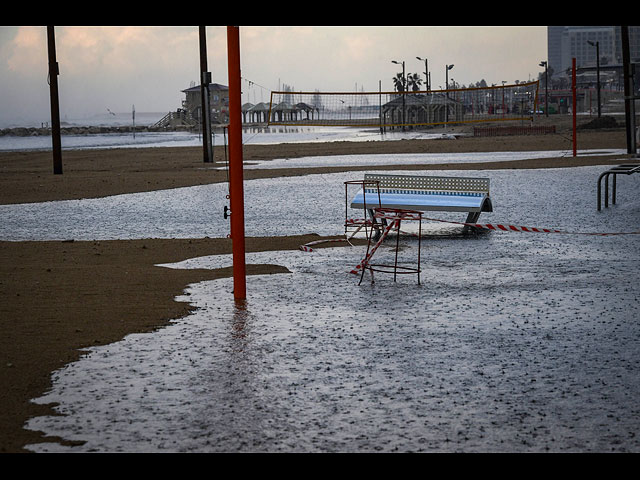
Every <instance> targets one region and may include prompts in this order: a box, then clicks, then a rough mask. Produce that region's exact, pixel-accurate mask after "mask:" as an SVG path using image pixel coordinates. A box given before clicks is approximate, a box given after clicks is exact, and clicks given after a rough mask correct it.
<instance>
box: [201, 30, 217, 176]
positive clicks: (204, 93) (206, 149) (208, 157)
mask: <svg viewBox="0 0 640 480" xmlns="http://www.w3.org/2000/svg"><path fill="white" fill-rule="evenodd" d="M198 29H199V33H200V96H201V97H202V104H201V105H202V112H201V114H200V123H201V124H202V152H203V156H204V162H205V163H211V162H213V150H212V148H211V118H210V116H211V105H210V103H209V102H210V99H209V84H210V83H211V72H209V71H208V67H207V27H198Z"/></svg>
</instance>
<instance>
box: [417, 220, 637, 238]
mask: <svg viewBox="0 0 640 480" xmlns="http://www.w3.org/2000/svg"><path fill="white" fill-rule="evenodd" d="M423 220H430V221H432V222H442V223H453V224H456V225H465V226H468V227H476V228H483V229H485V230H499V231H503V232H525V233H562V234H565V235H594V236H607V235H638V234H640V230H638V231H636V232H607V233H600V232H567V231H564V230H556V229H553V228H537V227H518V226H516V225H503V224H500V223H495V224H493V223H466V222H453V221H450V220H441V219H439V218H426V217H425V218H423Z"/></svg>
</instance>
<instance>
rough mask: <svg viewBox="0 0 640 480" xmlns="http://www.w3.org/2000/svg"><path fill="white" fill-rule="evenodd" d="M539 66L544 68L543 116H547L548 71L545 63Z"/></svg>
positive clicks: (544, 61)
mask: <svg viewBox="0 0 640 480" xmlns="http://www.w3.org/2000/svg"><path fill="white" fill-rule="evenodd" d="M540 66H541V67H544V116H545V117H548V116H549V69H548V65H547V61H546V60H543V61H542V62H540Z"/></svg>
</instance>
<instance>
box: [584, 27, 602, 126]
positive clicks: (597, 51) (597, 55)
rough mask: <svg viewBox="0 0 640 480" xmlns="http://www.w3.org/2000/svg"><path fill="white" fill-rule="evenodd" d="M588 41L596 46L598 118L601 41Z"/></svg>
mask: <svg viewBox="0 0 640 480" xmlns="http://www.w3.org/2000/svg"><path fill="white" fill-rule="evenodd" d="M587 43H588V44H589V45H591V46H592V47H594V46H595V47H596V75H597V77H596V80H597V84H598V87H597V88H598V118H600V42H596V43H593V42H592V41H590V40H587Z"/></svg>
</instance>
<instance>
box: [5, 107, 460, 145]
mask: <svg viewBox="0 0 640 480" xmlns="http://www.w3.org/2000/svg"><path fill="white" fill-rule="evenodd" d="M165 114H166V113H165V112H140V113H138V112H136V116H135V125H136V128H139V127H143V126H151V125H153V124H155V123H156V122H157V121H158V120H160V119H161V118H162V117H163V116H164V115H165ZM43 126H45V127H46V126H47V125H46V124H42V123H37V124H36V123H30V124H24V123H22V124H20V125H10V124H4V125H0V128H13V127H28V128H29V127H35V128H40V127H43ZM61 126H62V127H63V128H64V127H133V118H132V114H131V112H128V113H110V112H108V113H106V114H96V115H92V116H88V117H84V118H75V119H69V118H63V119H61ZM448 137H449V135H448V134H446V133H444V129H437V128H436V129H430V130H427V131H409V132H401V131H386V132H380V129H377V128H371V127H368V128H358V127H325V126H282V125H258V126H256V125H247V126H244V127H243V131H242V142H243V144H245V145H247V144H263V145H264V144H278V143H301V142H334V141H382V140H387V141H388V140H402V139H412V138H421V139H440V138H448ZM227 142H228V138H227V131H226V129H225V128H220V129H216V132H215V134H214V135H213V136H212V143H213V145H214V146H219V145H226V144H227ZM61 143H62V149H63V150H86V149H104V148H150V147H197V146H201V145H202V135H201V133H199V132H186V131H166V132H140V131H136V132H135V133H134V132H133V128H131V131H128V132H127V131H124V132H120V133H100V134H81V135H62V136H61ZM51 149H52V140H51V136H48V135H31V136H18V135H0V152H15V151H43V150H51Z"/></svg>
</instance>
